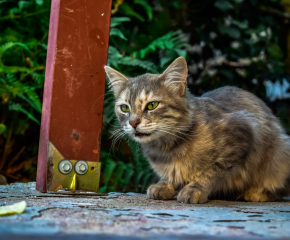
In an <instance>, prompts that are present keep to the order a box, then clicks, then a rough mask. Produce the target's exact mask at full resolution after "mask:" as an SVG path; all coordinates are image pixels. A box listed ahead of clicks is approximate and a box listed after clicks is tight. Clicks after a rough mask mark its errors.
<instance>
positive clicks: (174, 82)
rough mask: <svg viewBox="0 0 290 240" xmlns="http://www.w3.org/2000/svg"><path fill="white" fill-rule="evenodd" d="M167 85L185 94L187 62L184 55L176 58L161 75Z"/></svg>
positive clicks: (160, 77)
mask: <svg viewBox="0 0 290 240" xmlns="http://www.w3.org/2000/svg"><path fill="white" fill-rule="evenodd" d="M158 79H160V80H162V81H164V84H165V86H166V87H169V88H171V89H172V90H174V91H177V92H178V93H179V94H180V95H184V93H185V89H186V79H187V64H186V61H185V59H184V58H183V57H179V58H177V59H175V60H174V62H173V63H171V64H170V66H169V67H168V68H167V69H166V70H165V71H164V72H163V73H162V74H161V75H160V76H159V78H158Z"/></svg>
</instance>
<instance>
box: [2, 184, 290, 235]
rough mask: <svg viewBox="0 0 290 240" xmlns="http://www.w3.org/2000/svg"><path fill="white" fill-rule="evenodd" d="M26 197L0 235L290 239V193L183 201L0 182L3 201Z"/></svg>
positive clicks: (5, 202) (3, 222)
mask: <svg viewBox="0 0 290 240" xmlns="http://www.w3.org/2000/svg"><path fill="white" fill-rule="evenodd" d="M22 200H25V201H26V202H27V208H26V210H25V212H24V213H23V214H20V215H10V216H5V217H0V239H1V240H2V239H3V240H4V239H42V240H45V239H52V236H53V239H82V240H84V239H96V238H97V239H123V238H124V239H153V238H154V239H156V240H158V239H168V238H169V237H170V239H212V238H221V239H233V238H235V239H267V238H268V239H290V198H285V200H284V201H280V202H269V203H249V202H232V201H218V200H213V201H210V202H209V203H207V204H201V205H200V204H198V205H197V204H194V205H193V204H191V205H190V204H183V203H178V202H176V201H174V200H172V201H161V200H151V199H147V198H146V195H144V194H136V193H126V194H125V193H109V195H108V196H83V195H81V196H80V195H60V194H51V193H40V192H37V191H36V190H35V183H34V182H31V183H15V184H10V185H2V186H0V206H1V205H6V204H7V205H8V204H9V205H10V204H13V203H16V202H19V201H22Z"/></svg>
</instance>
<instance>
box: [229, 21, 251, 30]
mask: <svg viewBox="0 0 290 240" xmlns="http://www.w3.org/2000/svg"><path fill="white" fill-rule="evenodd" d="M232 23H233V24H235V25H236V26H238V27H239V28H241V29H247V28H248V27H249V22H248V20H245V21H243V22H240V21H236V20H233V21H232Z"/></svg>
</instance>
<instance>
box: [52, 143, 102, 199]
mask: <svg viewBox="0 0 290 240" xmlns="http://www.w3.org/2000/svg"><path fill="white" fill-rule="evenodd" d="M47 158H48V159H47V160H48V161H47V164H48V165H47V169H48V171H47V189H48V191H50V192H51V191H53V192H58V193H62V194H90V195H92V194H93V195H95V194H97V192H98V190H99V183H100V172H101V163H100V162H90V161H84V160H71V159H65V158H64V157H63V156H62V154H61V153H60V152H59V151H58V150H57V149H56V148H55V146H54V145H53V144H52V143H51V142H48V155H47ZM100 195H101V194H100Z"/></svg>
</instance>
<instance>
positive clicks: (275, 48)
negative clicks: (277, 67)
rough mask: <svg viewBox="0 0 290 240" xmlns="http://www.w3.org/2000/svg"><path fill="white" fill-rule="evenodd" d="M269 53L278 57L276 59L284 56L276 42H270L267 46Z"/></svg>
mask: <svg viewBox="0 0 290 240" xmlns="http://www.w3.org/2000/svg"><path fill="white" fill-rule="evenodd" d="M267 50H268V53H269V54H270V56H271V57H273V58H276V59H281V58H282V57H283V52H282V50H281V48H280V47H279V46H278V45H276V44H273V43H272V44H270V45H269V46H268V47H267Z"/></svg>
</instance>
